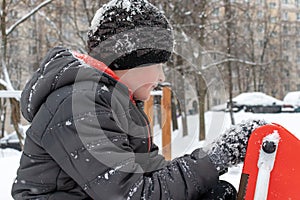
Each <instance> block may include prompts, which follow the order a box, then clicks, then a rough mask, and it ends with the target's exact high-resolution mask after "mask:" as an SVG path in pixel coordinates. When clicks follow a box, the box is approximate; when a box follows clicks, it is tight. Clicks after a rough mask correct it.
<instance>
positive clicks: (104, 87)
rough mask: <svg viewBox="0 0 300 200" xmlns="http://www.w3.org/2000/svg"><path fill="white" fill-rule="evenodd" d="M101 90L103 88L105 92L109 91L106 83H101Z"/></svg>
mask: <svg viewBox="0 0 300 200" xmlns="http://www.w3.org/2000/svg"><path fill="white" fill-rule="evenodd" d="M101 90H104V91H106V92H109V89H108V88H107V86H106V85H103V86H102V87H101Z"/></svg>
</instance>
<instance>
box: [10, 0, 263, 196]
mask: <svg viewBox="0 0 300 200" xmlns="http://www.w3.org/2000/svg"><path fill="white" fill-rule="evenodd" d="M88 49H89V55H83V54H79V53H76V52H73V51H71V50H68V49H65V48H62V47H56V48H54V49H52V50H51V51H50V52H49V53H48V54H47V55H46V57H45V59H44V60H43V61H42V63H41V65H40V69H39V70H38V71H37V72H36V73H34V75H33V77H32V79H31V80H30V81H29V82H28V83H27V85H26V87H25V89H24V91H23V93H22V101H21V102H22V113H23V115H24V117H25V118H26V119H27V120H28V121H29V122H31V127H30V128H29V129H28V131H27V133H26V134H27V137H26V141H25V147H24V151H23V154H22V158H21V161H20V167H19V169H18V173H17V178H16V181H15V183H14V184H13V188H12V196H13V197H14V198H15V199H70V200H76V199H97V200H100V199H104V200H109V199H112V200H117V199H128V200H129V199H157V200H158V199H178V200H185V199H186V200H189V199H235V198H236V191H235V189H234V188H233V187H232V186H231V185H230V184H229V183H226V182H223V181H219V180H218V177H219V175H220V174H222V173H224V172H225V171H226V169H227V168H228V167H230V166H233V165H235V164H238V163H240V162H242V161H243V158H244V155H245V149H246V145H247V140H248V137H249V135H250V134H251V132H252V131H253V130H254V129H255V128H256V127H258V126H261V125H263V124H265V122H263V121H259V120H257V121H255V120H254V121H248V122H246V123H242V124H239V125H238V126H237V127H234V128H232V129H230V130H228V131H227V132H226V133H225V134H223V135H221V136H220V137H219V138H218V139H217V140H216V141H215V142H214V143H212V145H211V146H210V147H208V150H207V152H204V151H203V150H202V149H196V150H195V151H194V152H193V153H191V154H190V155H184V156H182V157H179V158H175V159H174V160H172V161H166V160H165V159H164V157H163V156H161V155H159V154H158V147H157V146H156V145H155V144H153V142H152V139H151V134H150V129H149V121H148V119H147V117H146V115H145V114H144V112H143V110H142V105H143V101H145V100H147V99H148V98H149V95H150V91H151V90H152V89H153V88H155V87H156V86H157V84H159V83H160V82H163V81H164V79H165V77H164V74H163V70H162V63H164V62H166V61H168V59H169V58H170V56H171V53H172V50H173V33H172V28H171V26H170V24H169V22H168V21H167V19H166V18H165V16H164V15H163V14H162V13H161V12H160V11H159V10H158V9H157V8H156V7H154V6H153V5H152V4H150V3H149V2H148V1H146V0H112V1H111V2H109V3H108V4H106V5H104V6H103V7H102V8H100V9H99V10H98V11H97V13H96V14H95V16H94V19H93V21H92V24H91V28H90V31H89V33H88Z"/></svg>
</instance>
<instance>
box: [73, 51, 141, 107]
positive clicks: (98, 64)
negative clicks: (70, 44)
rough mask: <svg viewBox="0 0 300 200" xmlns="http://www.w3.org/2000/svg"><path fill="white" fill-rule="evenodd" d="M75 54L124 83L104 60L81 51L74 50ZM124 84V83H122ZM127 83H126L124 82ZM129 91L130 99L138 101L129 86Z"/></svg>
mask: <svg viewBox="0 0 300 200" xmlns="http://www.w3.org/2000/svg"><path fill="white" fill-rule="evenodd" d="M72 53H73V55H74V56H75V57H76V58H78V59H80V60H82V61H83V62H85V63H86V64H88V65H89V66H91V67H94V68H95V69H98V70H99V71H101V72H104V73H106V74H108V75H109V76H110V77H112V78H113V79H115V80H116V81H118V82H120V83H122V81H120V78H119V77H118V76H117V75H116V74H115V73H114V72H113V71H112V70H111V69H110V68H109V67H108V66H107V65H105V64H104V63H103V62H101V61H99V60H97V59H95V58H93V57H91V56H89V55H86V54H81V53H78V52H75V51H74V52H72ZM122 84H124V83H122ZM124 85H126V84H124ZM127 89H128V91H129V96H130V100H131V101H132V102H133V103H136V102H135V100H134V98H133V92H132V91H131V90H130V89H129V88H128V87H127Z"/></svg>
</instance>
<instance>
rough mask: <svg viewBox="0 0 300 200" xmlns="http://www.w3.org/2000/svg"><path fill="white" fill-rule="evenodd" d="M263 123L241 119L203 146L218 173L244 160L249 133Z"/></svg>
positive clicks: (263, 122) (263, 123)
mask: <svg viewBox="0 0 300 200" xmlns="http://www.w3.org/2000/svg"><path fill="white" fill-rule="evenodd" d="M265 124H267V123H266V122H265V121H264V120H247V121H243V122H241V123H239V124H237V125H234V126H232V127H231V128H229V129H228V130H226V131H225V132H224V133H223V134H221V135H220V136H219V137H218V138H216V140H214V141H213V142H212V143H211V144H210V145H208V146H206V147H205V148H204V150H206V151H207V153H208V156H209V158H210V160H211V161H212V163H214V164H215V166H216V168H217V170H218V172H219V174H220V175H221V174H223V173H225V172H227V169H228V167H231V166H234V165H237V164H239V163H241V162H243V161H244V159H245V155H246V148H247V143H248V139H249V137H250V135H251V133H252V132H253V131H254V130H255V129H256V128H258V127H260V126H263V125H265Z"/></svg>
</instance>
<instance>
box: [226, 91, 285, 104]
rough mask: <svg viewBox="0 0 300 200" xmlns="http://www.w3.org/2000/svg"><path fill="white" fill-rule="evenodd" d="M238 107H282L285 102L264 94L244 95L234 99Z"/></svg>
mask: <svg viewBox="0 0 300 200" xmlns="http://www.w3.org/2000/svg"><path fill="white" fill-rule="evenodd" d="M232 101H234V102H236V104H238V105H273V104H276V105H282V104H283V102H282V101H281V100H278V99H276V98H274V97H271V96H269V95H266V94H264V93H262V92H249V93H242V94H240V95H238V96H236V97H234V98H233V99H232Z"/></svg>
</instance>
